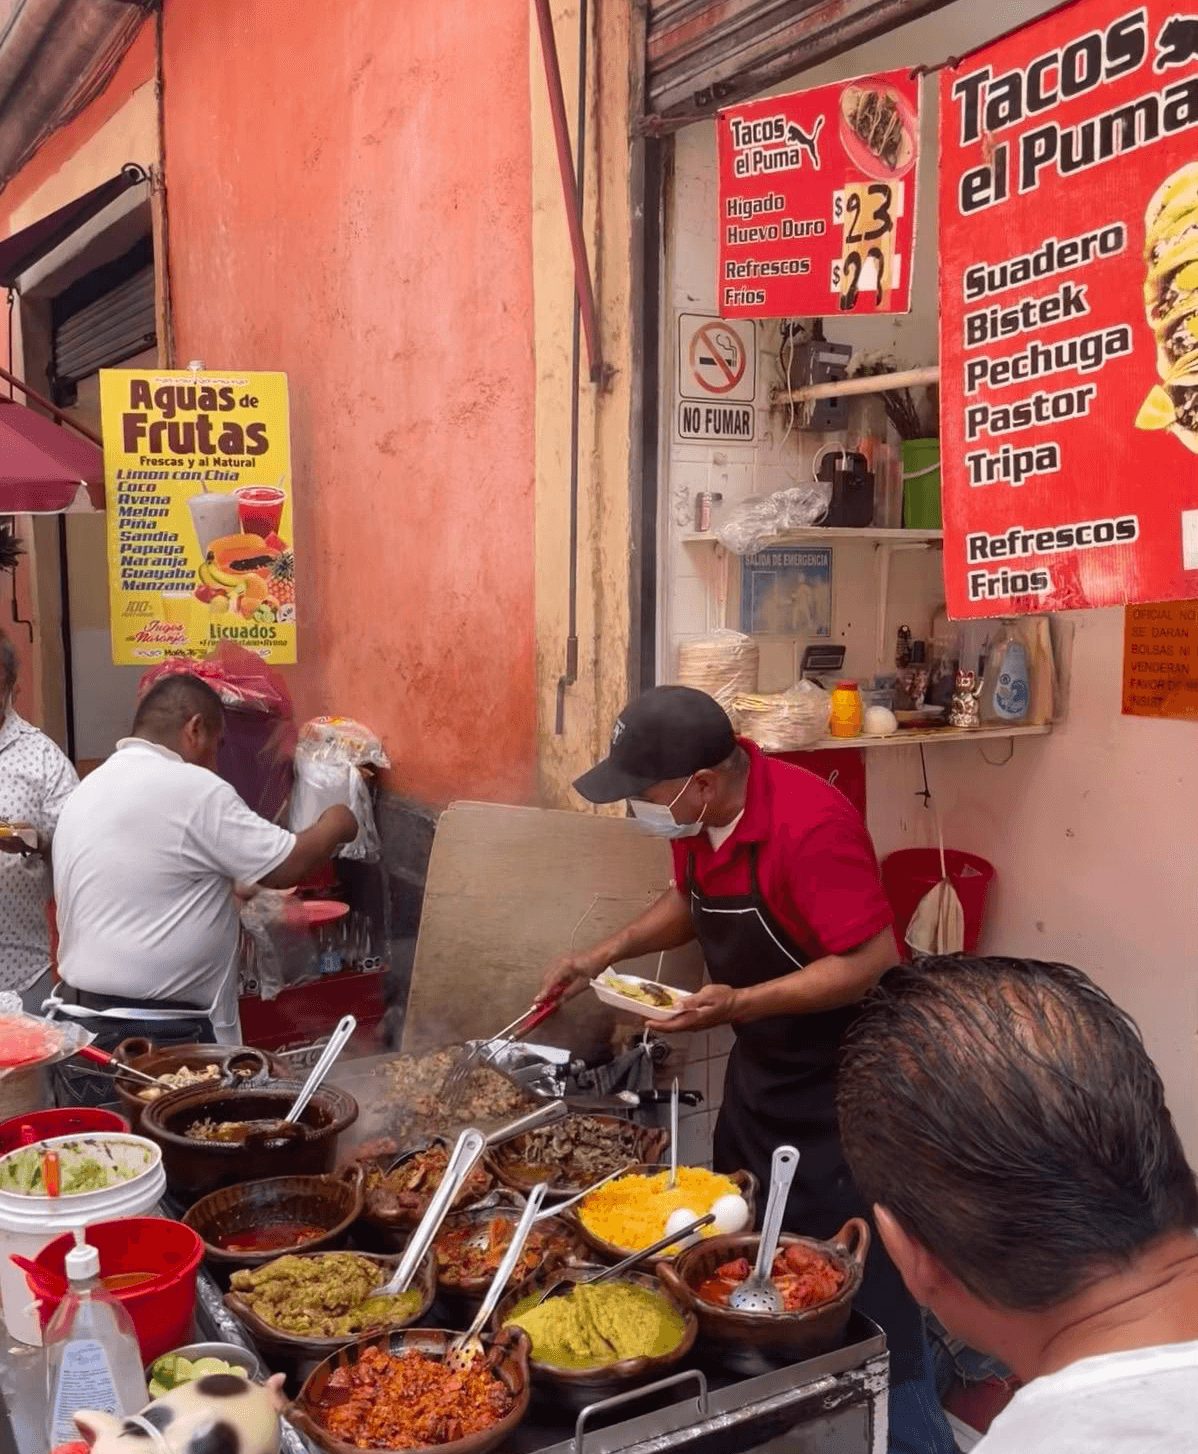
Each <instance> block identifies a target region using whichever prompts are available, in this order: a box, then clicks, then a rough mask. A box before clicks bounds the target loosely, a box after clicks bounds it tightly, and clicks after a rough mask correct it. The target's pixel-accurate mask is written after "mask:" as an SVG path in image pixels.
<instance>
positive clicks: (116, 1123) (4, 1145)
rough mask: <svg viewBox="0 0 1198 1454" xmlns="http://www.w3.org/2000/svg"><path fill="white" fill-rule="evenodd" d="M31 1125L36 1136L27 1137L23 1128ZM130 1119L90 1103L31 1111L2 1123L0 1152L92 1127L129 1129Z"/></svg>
mask: <svg viewBox="0 0 1198 1454" xmlns="http://www.w3.org/2000/svg"><path fill="white" fill-rule="evenodd" d="M26 1126H28V1127H30V1129H31V1130H32V1131H33V1136H32V1137H31V1138H30V1139H29V1140H26V1139H24V1138H23V1137H22V1135H21V1131H22V1129H23V1128H24V1127H26ZM128 1129H129V1122H128V1121H126V1120H125V1118H124V1117H123V1116H118V1115H117V1113H116V1112H115V1111H101V1110H93V1109H92V1108H91V1107H88V1106H68V1107H65V1108H64V1109H62V1110H58V1111H28V1112H26V1114H25V1115H23V1116H14V1117H13V1118H12V1120H11V1121H4V1122H3V1123H0V1156H3V1155H4V1154H5V1153H6V1152H9V1151H19V1150H20V1149H21V1147H22V1146H27V1145H29V1144H30V1141H45V1140H47V1139H49V1137H51V1136H82V1135H85V1134H86V1133H87V1132H89V1131H127V1130H128Z"/></svg>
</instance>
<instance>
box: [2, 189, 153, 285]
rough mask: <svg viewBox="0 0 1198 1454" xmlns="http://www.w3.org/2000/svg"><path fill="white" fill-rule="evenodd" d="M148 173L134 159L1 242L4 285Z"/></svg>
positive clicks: (8, 283) (10, 282)
mask: <svg viewBox="0 0 1198 1454" xmlns="http://www.w3.org/2000/svg"><path fill="white" fill-rule="evenodd" d="M147 180H148V178H147V177H146V174H145V172H144V171H143V170H142V168H141V167H139V166H137V165H136V163H134V162H127V163H126V164H125V166H123V167H122V168H121V170H120V171H119V172H118V173H117V174H116V176H115V177H110V178H109V179H108V181H106V182H101V183H100V185H99V186H98V187H93V188H92V189H91V191H90V192H85V193H84V194H83V196H82V197H76V198H75V199H74V201H71V202H68V203H67V204H66V206H65V207H60V208H59V209H58V210H57V212H51V213H50V214H49V215H48V216H46V217H39V218H38V220H37V221H36V222H31V223H30V224H29V226H28V227H23V228H22V229H21V231H20V232H14V233H13V234H12V235H11V236H10V237H6V238H4V240H3V241H0V287H3V288H12V287H15V286H16V284H17V280H18V279H19V278H20V276H21V274H22V273H23V272H24V271H25V270H26V269H27V268H30V267H32V266H33V264H34V263H35V262H38V261H40V259H42V258H44V257H45V256H46V254H47V253H51V252H53V251H54V249H55V248H56V247H57V246H58V245H59V243H60V242H65V241H66V239H67V238H68V237H70V236H71V234H72V233H73V232H77V231H78V230H79V228H81V227H83V226H84V225H85V224H86V223H88V222H90V221H91V220H92V218H93V217H96V216H98V214H99V213H101V212H103V210H104V208H105V207H107V206H108V204H109V203H110V202H115V201H116V199H117V198H118V197H119V196H121V194H122V193H124V192H127V191H128V190H129V188H130V187H136V186H138V185H139V184H140V183H142V182H145V181H147Z"/></svg>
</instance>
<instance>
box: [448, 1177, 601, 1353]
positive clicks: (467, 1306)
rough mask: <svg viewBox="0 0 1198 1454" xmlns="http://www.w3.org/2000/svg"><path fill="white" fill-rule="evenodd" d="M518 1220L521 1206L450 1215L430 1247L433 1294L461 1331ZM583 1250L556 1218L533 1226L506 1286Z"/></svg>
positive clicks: (578, 1255) (501, 1255) (540, 1271)
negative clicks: (434, 1267)
mask: <svg viewBox="0 0 1198 1454" xmlns="http://www.w3.org/2000/svg"><path fill="white" fill-rule="evenodd" d="M519 1220H520V1208H519V1207H510V1206H494V1207H477V1208H473V1209H471V1210H470V1211H466V1212H453V1213H451V1214H450V1215H449V1216H448V1217H446V1219H445V1222H444V1225H443V1226H442V1228H441V1231H440V1233H439V1235H438V1237H437V1240H436V1242H435V1243H434V1244H433V1250H434V1252H435V1254H436V1259H437V1294H438V1296H439V1297H440V1298H441V1300H442V1301H443V1302H444V1304H445V1307H446V1312H447V1314H448V1315H450V1316H451V1317H452V1318H453V1320H454V1322H455V1323H457V1322H459V1321H460V1323H461V1326H462V1327H466V1326H467V1324H469V1323H470V1322H471V1321H472V1320H473V1318H474V1314H475V1313H476V1312H477V1311H478V1309H479V1305H480V1304H481V1302H482V1300H483V1296H484V1295H485V1293H486V1291H487V1289H488V1288H489V1287H490V1285H491V1279H492V1278H493V1277H494V1276H495V1272H496V1270H497V1269H498V1267H499V1264H500V1262H501V1261H502V1260H503V1254H504V1253H505V1252H506V1251H507V1249H508V1244H509V1243H510V1242H511V1240H512V1232H513V1230H514V1229H515V1226H516V1223H517V1222H518V1221H519ZM582 1251H583V1246H582V1242H581V1240H580V1238H579V1237H578V1235H577V1233H576V1232H575V1231H574V1229H573V1228H572V1227H571V1226H570V1225H569V1224H568V1223H566V1222H564V1221H562V1220H561V1219H560V1218H558V1217H546V1218H545V1219H544V1221H539V1222H534V1223H533V1228H532V1231H531V1232H530V1233H529V1234H528V1241H527V1242H526V1243H525V1244H524V1251H523V1253H522V1254H521V1256H520V1261H519V1262H518V1263H517V1264H516V1270H515V1271H514V1272H513V1273H512V1275H511V1277H510V1278H509V1280H508V1286H509V1287H519V1286H520V1285H521V1284H522V1283H524V1282H526V1281H527V1280H528V1279H529V1278H532V1277H538V1276H540V1275H541V1274H542V1273H544V1272H548V1271H550V1270H551V1269H553V1268H556V1267H560V1266H561V1265H562V1264H563V1263H565V1262H569V1261H571V1260H572V1259H574V1258H576V1257H580V1256H581V1254H582Z"/></svg>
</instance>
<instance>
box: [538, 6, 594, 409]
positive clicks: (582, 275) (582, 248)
mask: <svg viewBox="0 0 1198 1454" xmlns="http://www.w3.org/2000/svg"><path fill="white" fill-rule="evenodd" d="M536 7H537V28H538V29H539V31H540V33H541V55H542V57H543V58H544V61H545V80H546V82H547V83H548V86H549V110H550V113H551V115H552V117H553V139H554V141H555V142H556V144H557V165H558V170H559V171H560V172H561V177H562V193H563V195H564V197H565V202H566V221H567V222H568V224H569V227H570V249H571V251H572V252H573V254H574V287H575V289H576V291H577V293H578V302H579V306H580V307H581V309H582V328H583V332H584V333H585V334H586V341H587V362H588V363H589V365H590V370H591V383H593V384H597V383H599V381H600V380H601V379H602V377H603V351H602V347H601V345H600V342H599V316H598V313H597V311H596V309H595V289H594V286H593V284H592V282H591V265H590V262H589V261H588V259H587V245H586V239H585V238H584V237H583V235H582V202H581V199H580V197H579V193H578V182H577V178H576V176H575V172H574V159H573V158H572V157H571V155H570V126H569V123H568V122H567V120H566V98H565V95H564V94H563V92H562V72H561V66H560V65H559V63H558V58H557V38H556V37H555V35H554V33H553V16H552V15H551V14H550V11H549V0H536ZM585 82H586V78H585V76H583V77H580V78H579V85H580V87H585Z"/></svg>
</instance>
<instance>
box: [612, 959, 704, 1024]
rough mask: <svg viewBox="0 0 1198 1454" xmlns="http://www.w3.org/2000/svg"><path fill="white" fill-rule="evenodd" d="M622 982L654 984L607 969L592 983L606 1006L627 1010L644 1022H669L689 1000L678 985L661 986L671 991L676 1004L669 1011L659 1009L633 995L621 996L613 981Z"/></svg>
mask: <svg viewBox="0 0 1198 1454" xmlns="http://www.w3.org/2000/svg"><path fill="white" fill-rule="evenodd" d="M613 980H622V981H624V982H625V983H630V984H638V985H639V984H652V983H653V981H652V980H646V979H641V977H640V976H639V975H636V974H621V973H620V972H619V971H618V970H614V969H605V970H604V971H603V973H602V974H601V975H598V976H597V977H596V978H595V979H593V980H592V981H591V988H592V989H593V990H594V991H595V993H596V995H598V997H599V998H600V999H601V1000H602V1001H603V1003H604V1004H605V1005H610V1006H611V1007H612V1009H613V1010H627V1011H628V1013H629V1014H630V1015H639V1016H640V1017H641V1018H642V1019H644V1020H668V1019H669V1018H670V1016H671V1015H676V1014H677V1013H678V1008H677V1006H678V1005H679V1004H681V1003H682V1001H683V1000H685V999H689V998H690V995H689V992H688V991H686V990H680V989H678V988H677V986H676V985H668V984H667V985H660V986H658V988H660V989H664V990H669V992H670V993H671V994H672V995H674V996H675V999H676V1004H675V1006H674V1007H673V1008H671V1009H668V1008H666V1007H665V1006H662V1007H661V1008H659V1007H658V1006H657V1005H647V1004H646V1003H645V1001H644V1000H637V999H633V998H632V996H631V995H626V994H621V992H620V991H619V990H618V989H616V988H615V987H614V986H613V984H612V981H613Z"/></svg>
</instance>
